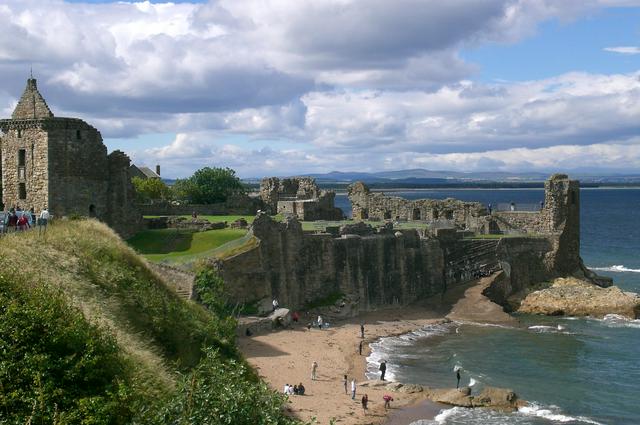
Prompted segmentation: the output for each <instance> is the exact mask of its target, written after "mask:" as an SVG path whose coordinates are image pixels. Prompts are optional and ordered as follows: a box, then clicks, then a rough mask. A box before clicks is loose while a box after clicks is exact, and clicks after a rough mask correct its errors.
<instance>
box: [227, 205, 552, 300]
mask: <svg viewBox="0 0 640 425" xmlns="http://www.w3.org/2000/svg"><path fill="white" fill-rule="evenodd" d="M365 227H366V229H365ZM343 230H344V231H343V232H342V233H343V235H342V236H334V235H330V234H307V233H304V232H303V231H302V228H301V225H300V223H298V222H297V221H296V220H288V221H287V222H286V223H277V222H274V221H272V220H271V219H270V218H269V217H267V216H266V215H262V216H259V217H258V218H257V219H256V221H255V222H254V226H253V228H252V232H253V235H254V236H256V237H257V238H258V239H259V241H260V243H259V245H258V247H256V248H254V249H252V250H250V251H248V252H245V253H243V254H240V255H238V256H235V257H232V258H229V259H226V260H224V261H223V262H221V263H219V264H218V267H219V269H220V271H221V273H222V276H223V278H224V280H225V282H226V283H227V288H228V290H229V292H230V295H231V297H232V299H234V300H235V301H238V302H244V303H252V302H256V301H258V300H261V299H270V298H272V297H276V298H278V300H279V301H280V304H281V305H283V306H287V307H288V308H294V309H297V308H301V307H303V306H304V305H305V304H308V303H310V302H313V301H317V300H322V299H324V298H327V297H329V296H331V295H333V294H336V293H342V294H346V295H349V297H350V298H351V299H357V300H359V309H361V310H367V309H373V308H376V307H379V306H385V305H394V304H395V305H406V304H410V303H412V302H414V301H417V300H420V299H424V298H427V297H429V296H432V295H437V294H440V293H441V292H442V291H444V290H446V289H450V288H452V287H454V286H456V285H459V284H462V283H465V282H468V281H470V280H473V279H475V278H478V277H480V276H482V275H487V274H489V273H493V272H496V271H500V270H502V271H503V272H504V274H505V276H506V277H505V278H504V279H505V280H504V282H503V284H502V289H501V290H502V291H504V292H503V293H501V295H500V296H501V297H502V298H505V299H506V297H507V296H508V295H510V294H511V293H513V292H514V291H517V290H520V289H522V288H523V287H525V286H526V285H529V284H531V283H535V282H541V281H544V280H547V279H550V278H553V277H556V276H560V275H562V270H560V269H558V268H557V264H558V262H557V257H558V256H562V255H564V254H562V253H560V252H559V251H558V250H557V248H558V245H557V244H556V243H555V241H556V239H557V238H556V237H554V236H546V237H520V238H515V237H510V238H503V239H499V240H483V239H463V238H462V237H461V234H460V233H455V232H453V233H446V232H445V233H443V234H442V235H441V236H437V237H434V236H431V235H429V234H428V233H427V232H424V233H420V232H418V231H417V230H402V231H394V230H393V229H391V228H388V227H387V228H381V229H378V230H375V229H372V228H371V227H370V226H366V225H364V224H360V225H353V226H352V228H350V229H343ZM345 233H346V234H345ZM356 233H357V234H356ZM494 295H495V294H494ZM496 298H500V297H499V296H497V295H496Z"/></svg>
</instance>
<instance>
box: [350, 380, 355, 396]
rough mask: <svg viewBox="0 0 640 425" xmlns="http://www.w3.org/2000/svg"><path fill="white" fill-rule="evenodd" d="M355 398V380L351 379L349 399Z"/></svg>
mask: <svg viewBox="0 0 640 425" xmlns="http://www.w3.org/2000/svg"><path fill="white" fill-rule="evenodd" d="M355 398H356V380H355V379H352V380H351V399H352V400H355Z"/></svg>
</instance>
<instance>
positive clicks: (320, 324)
mask: <svg viewBox="0 0 640 425" xmlns="http://www.w3.org/2000/svg"><path fill="white" fill-rule="evenodd" d="M322 324H323V321H322V316H318V329H322Z"/></svg>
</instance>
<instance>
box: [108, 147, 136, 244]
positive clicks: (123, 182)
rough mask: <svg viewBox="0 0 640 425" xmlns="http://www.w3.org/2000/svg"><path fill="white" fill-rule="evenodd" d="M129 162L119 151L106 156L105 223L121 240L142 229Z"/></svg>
mask: <svg viewBox="0 0 640 425" xmlns="http://www.w3.org/2000/svg"><path fill="white" fill-rule="evenodd" d="M130 168H131V161H130V159H129V157H128V156H127V155H126V154H125V153H124V152H121V151H113V152H111V153H110V154H109V156H108V168H107V170H108V176H109V180H108V186H107V190H106V192H105V193H106V195H107V199H106V214H105V217H104V219H105V221H106V222H107V223H108V224H109V225H110V226H111V227H112V228H113V229H114V230H115V231H116V232H118V233H119V234H120V235H121V236H122V237H123V238H128V237H131V236H133V235H134V234H136V232H138V231H140V230H141V229H142V227H143V226H142V214H140V211H139V210H138V208H137V206H136V192H135V189H134V187H133V183H131V170H130Z"/></svg>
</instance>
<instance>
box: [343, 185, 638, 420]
mask: <svg viewBox="0 0 640 425" xmlns="http://www.w3.org/2000/svg"><path fill="white" fill-rule="evenodd" d="M387 193H389V194H392V195H395V196H402V197H405V198H408V199H420V198H437V199H443V198H447V197H452V198H457V199H462V200H468V201H479V202H483V203H485V204H489V203H491V204H493V205H498V204H504V203H507V204H508V203H510V202H515V203H516V205H517V203H526V204H537V203H539V202H540V201H542V200H543V197H544V192H543V190H542V189H540V190H534V189H522V190H518V189H505V190H412V191H394V192H390V191H387ZM336 201H337V202H336V203H337V205H338V206H340V207H341V208H343V210H345V211H347V210H348V209H349V208H350V206H349V204H348V200H347V199H346V197H344V196H338V197H337V198H336ZM581 255H582V258H583V259H584V261H585V264H587V266H589V267H591V268H592V269H595V270H597V271H598V273H600V274H602V275H606V276H610V277H613V278H614V282H615V284H616V285H618V286H620V287H621V288H622V289H624V290H630V291H635V292H640V189H582V190H581ZM518 319H519V320H520V323H521V324H520V326H517V327H500V326H486V325H484V326H483V325H477V324H460V323H450V324H445V325H434V326H428V327H425V328H423V329H421V330H418V331H416V332H412V333H410V334H406V335H402V336H398V337H390V338H383V339H382V340H380V341H378V342H376V343H374V344H373V345H372V353H371V355H370V357H369V358H368V361H369V366H368V368H369V369H368V374H369V376H370V377H375V376H377V365H378V363H379V361H380V360H381V359H385V360H387V376H388V378H389V379H392V380H397V381H401V382H406V383H417V384H423V385H429V386H432V387H451V386H455V384H456V377H455V372H453V371H454V368H455V367H461V368H462V373H461V375H462V380H461V385H470V384H472V388H473V391H474V392H477V391H479V390H480V389H481V388H482V386H484V385H491V386H498V387H507V388H511V389H513V390H514V391H515V392H516V393H517V394H518V395H519V396H520V397H521V398H522V399H525V400H528V401H529V402H530V406H528V407H526V408H522V409H520V410H519V411H518V412H515V413H498V412H493V411H485V410H479V409H463V408H453V409H447V410H443V411H442V412H441V413H440V414H439V415H438V416H437V417H436V420H435V421H427V420H424V421H418V422H416V423H415V425H427V424H429V425H430V424H487V425H491V424H535V425H537V424H569V425H571V424H630V425H631V424H640V320H627V319H624V318H622V317H617V316H613V315H611V316H607V317H605V318H604V319H589V318H586V319H574V318H559V317H553V318H551V317H540V316H518Z"/></svg>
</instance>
